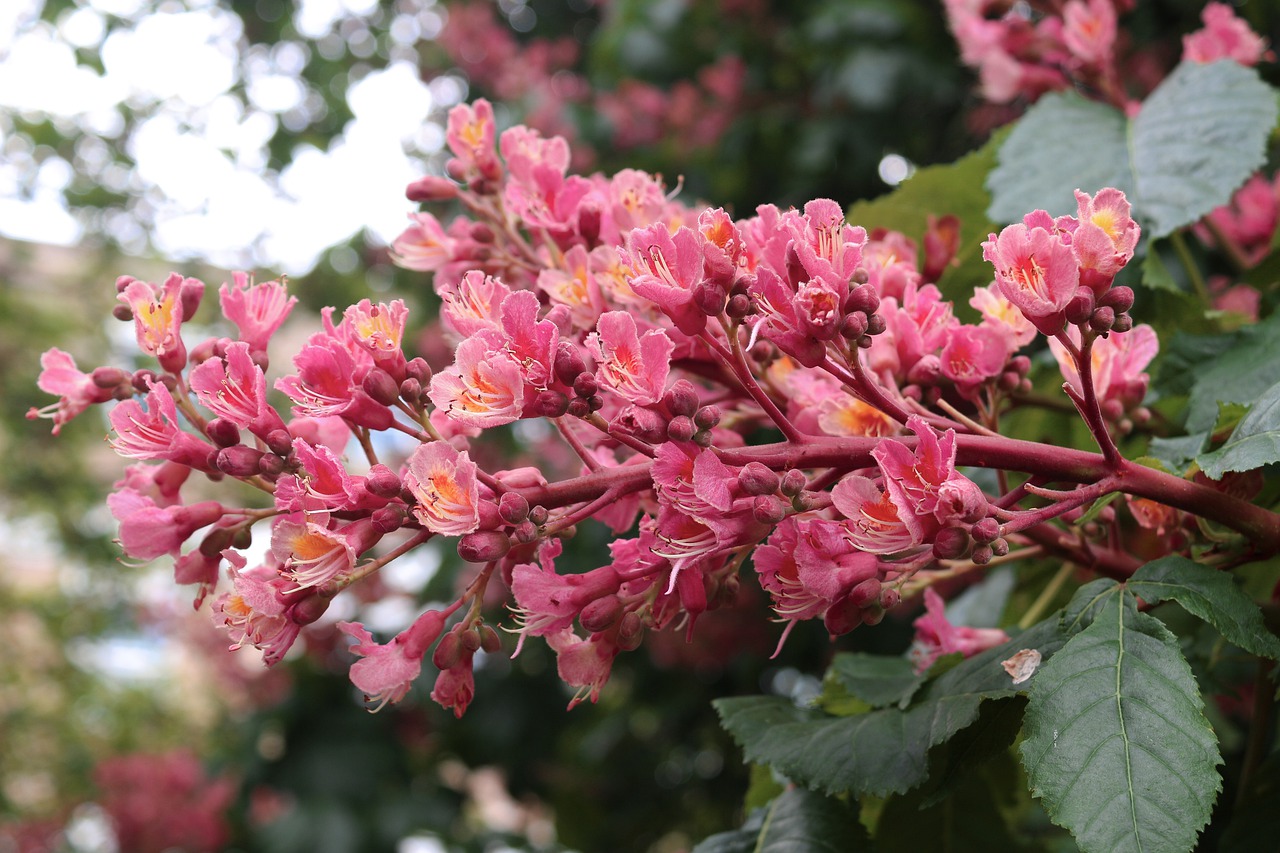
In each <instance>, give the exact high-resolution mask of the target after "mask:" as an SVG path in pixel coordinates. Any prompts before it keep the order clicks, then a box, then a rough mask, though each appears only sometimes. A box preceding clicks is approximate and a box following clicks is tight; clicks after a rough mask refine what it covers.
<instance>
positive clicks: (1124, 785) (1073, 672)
mask: <svg viewBox="0 0 1280 853" xmlns="http://www.w3.org/2000/svg"><path fill="white" fill-rule="evenodd" d="M1203 708H1204V706H1203V704H1202V702H1201V700H1200V691H1199V688H1198V686H1197V685H1196V682H1195V678H1194V677H1193V676H1192V675H1191V668H1190V667H1189V666H1188V665H1187V662H1186V660H1185V659H1184V658H1183V657H1182V653H1181V651H1180V650H1179V648H1178V643H1177V640H1176V638H1175V637H1174V636H1173V635H1172V634H1171V633H1170V632H1169V631H1168V629H1166V628H1165V627H1164V625H1163V624H1161V623H1160V621H1159V620H1157V619H1155V618H1153V617H1150V616H1146V615H1144V614H1141V613H1139V612H1138V610H1137V607H1136V605H1135V602H1134V599H1133V597H1132V596H1130V595H1127V594H1126V595H1123V596H1110V597H1108V598H1107V600H1106V603H1105V605H1104V607H1103V608H1102V610H1101V611H1100V612H1099V613H1098V614H1097V616H1096V618H1095V619H1094V621H1093V624H1091V625H1090V626H1089V627H1088V628H1086V629H1085V630H1084V631H1082V632H1080V633H1079V634H1077V635H1076V636H1075V637H1073V638H1072V639H1071V640H1070V641H1069V642H1068V643H1067V644H1066V645H1065V646H1064V647H1063V648H1062V650H1061V651H1060V652H1058V654H1057V655H1055V656H1054V658H1053V659H1052V660H1051V661H1050V662H1049V663H1047V664H1045V665H1044V666H1042V667H1041V668H1040V671H1039V672H1038V673H1037V674H1036V676H1035V678H1034V679H1033V681H1032V682H1031V691H1030V701H1029V703H1028V705H1027V713H1026V727H1025V729H1024V731H1025V734H1026V738H1025V740H1024V741H1023V743H1022V747H1021V752H1022V761H1023V766H1024V767H1025V768H1026V770H1027V774H1028V777H1029V779H1030V781H1031V785H1032V793H1033V794H1035V795H1036V796H1038V797H1040V798H1042V800H1043V802H1044V806H1045V809H1046V810H1047V811H1048V813H1049V816H1050V817H1051V818H1052V820H1053V821H1054V823H1056V824H1058V825H1059V826H1062V827H1065V828H1066V829H1068V830H1070V832H1071V833H1072V834H1073V835H1074V836H1075V838H1076V841H1077V842H1078V843H1079V844H1080V847H1081V848H1082V849H1083V850H1085V851H1086V853H1129V851H1142V853H1162V851H1170V853H1173V851H1188V850H1191V849H1192V848H1193V847H1194V845H1195V841H1196V836H1197V834H1198V833H1199V831H1200V829H1201V828H1203V827H1204V825H1205V823H1207V822H1208V820H1209V813H1210V810H1211V809H1212V808H1213V802H1214V799H1215V798H1216V796H1217V794H1218V792H1219V791H1220V790H1221V787H1222V782H1221V779H1220V778H1219V776H1218V773H1217V770H1216V767H1217V765H1218V764H1219V763H1220V761H1221V759H1220V757H1219V754H1218V745H1217V741H1216V739H1215V737H1214V734H1213V730H1212V729H1211V728H1210V726H1209V723H1208V722H1207V721H1206V720H1205V718H1204V712H1203Z"/></svg>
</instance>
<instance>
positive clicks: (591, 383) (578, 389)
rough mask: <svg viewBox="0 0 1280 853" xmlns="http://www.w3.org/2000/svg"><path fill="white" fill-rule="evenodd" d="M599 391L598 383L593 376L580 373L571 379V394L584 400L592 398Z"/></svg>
mask: <svg viewBox="0 0 1280 853" xmlns="http://www.w3.org/2000/svg"><path fill="white" fill-rule="evenodd" d="M599 390H600V383H599V381H597V379H596V377H595V375H594V374H591V373H588V372H587V371H585V370H584V371H582V372H581V373H579V374H578V375H577V376H575V377H574V379H573V393H575V394H577V395H578V396H579V397H582V398H583V399H584V400H585V399H587V398H588V397H592V396H594V395H595V394H596V392H598V391H599Z"/></svg>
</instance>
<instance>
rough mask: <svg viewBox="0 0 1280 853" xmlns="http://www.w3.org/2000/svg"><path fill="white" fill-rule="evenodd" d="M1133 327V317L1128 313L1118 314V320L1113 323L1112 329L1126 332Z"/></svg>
mask: <svg viewBox="0 0 1280 853" xmlns="http://www.w3.org/2000/svg"><path fill="white" fill-rule="evenodd" d="M1132 328H1133V318H1132V317H1130V316H1129V315H1128V314H1117V315H1116V321H1115V322H1114V323H1112V324H1111V331H1113V332H1119V333H1124V332H1127V331H1129V330H1130V329H1132Z"/></svg>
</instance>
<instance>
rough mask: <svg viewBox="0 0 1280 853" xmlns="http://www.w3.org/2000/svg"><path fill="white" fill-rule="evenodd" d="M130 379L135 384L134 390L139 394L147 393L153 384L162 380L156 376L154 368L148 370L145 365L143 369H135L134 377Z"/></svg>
mask: <svg viewBox="0 0 1280 853" xmlns="http://www.w3.org/2000/svg"><path fill="white" fill-rule="evenodd" d="M129 381H130V383H131V384H132V385H133V390H135V391H137V392H138V393H139V394H145V393H147V392H148V391H150V390H151V386H152V385H154V384H156V383H157V382H159V381H160V378H159V377H158V376H156V372H155V371H154V370H148V369H147V368H145V367H144V368H142V369H141V370H136V371H134V374H133V378H132V379H130V380H129Z"/></svg>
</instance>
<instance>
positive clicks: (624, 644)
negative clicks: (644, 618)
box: [618, 610, 644, 652]
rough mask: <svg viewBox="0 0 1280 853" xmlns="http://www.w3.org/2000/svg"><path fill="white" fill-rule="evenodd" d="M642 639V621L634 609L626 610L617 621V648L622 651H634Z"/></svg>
mask: <svg viewBox="0 0 1280 853" xmlns="http://www.w3.org/2000/svg"><path fill="white" fill-rule="evenodd" d="M643 639H644V623H643V622H641V621H640V617H639V616H638V615H636V612H635V611H634V610H628V611H627V612H626V613H624V614H622V619H621V620H619V622H618V648H620V649H622V650H623V651H624V652H630V651H634V650H635V649H637V648H639V646H640V641H641V640H643Z"/></svg>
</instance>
